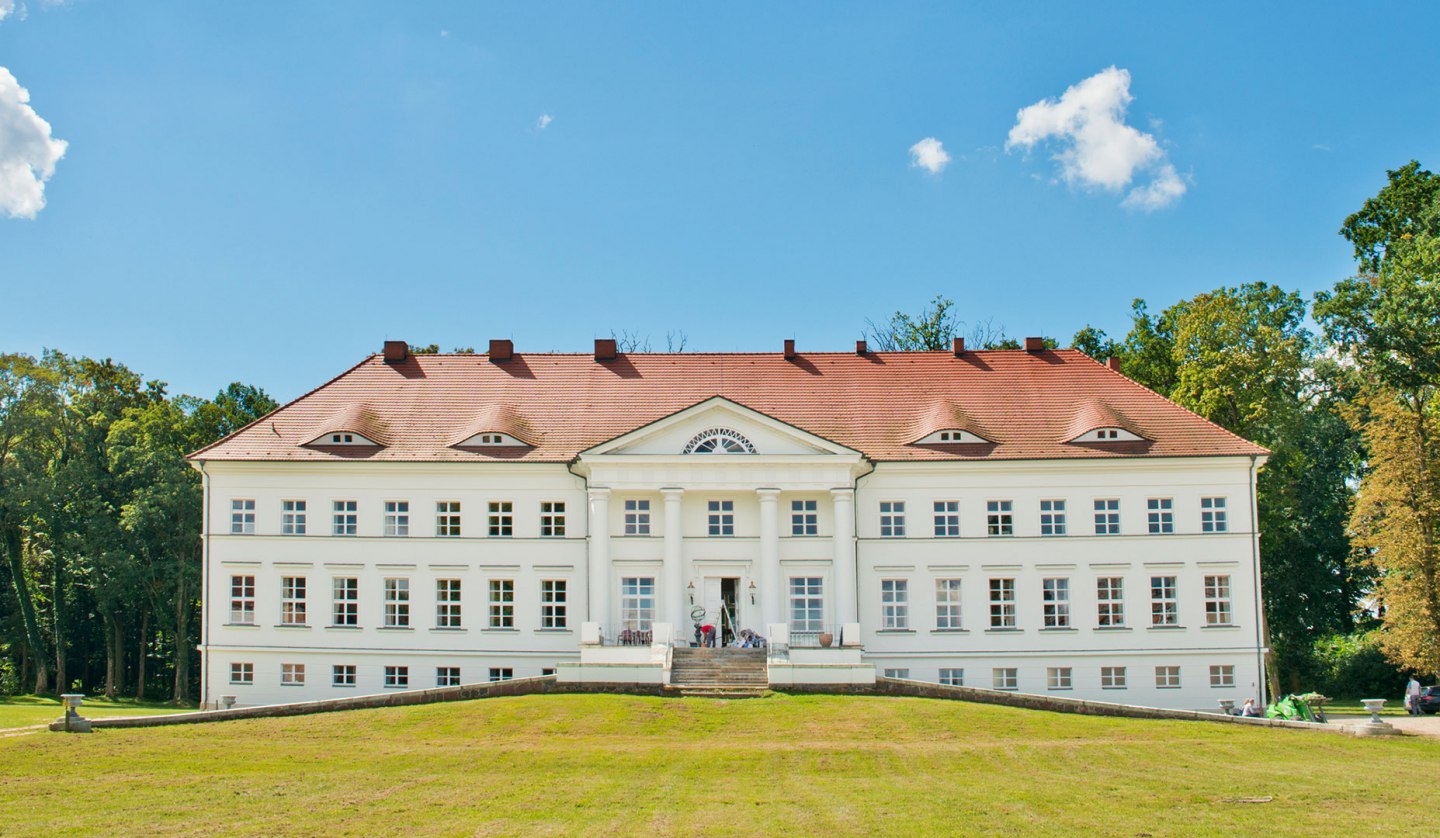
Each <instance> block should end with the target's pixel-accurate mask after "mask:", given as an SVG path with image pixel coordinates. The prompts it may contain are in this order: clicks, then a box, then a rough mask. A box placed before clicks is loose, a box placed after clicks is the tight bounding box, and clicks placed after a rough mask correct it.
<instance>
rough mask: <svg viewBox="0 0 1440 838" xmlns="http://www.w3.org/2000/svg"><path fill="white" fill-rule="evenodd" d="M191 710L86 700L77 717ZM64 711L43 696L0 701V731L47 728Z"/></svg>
mask: <svg viewBox="0 0 1440 838" xmlns="http://www.w3.org/2000/svg"><path fill="white" fill-rule="evenodd" d="M193 709H195V708H194V707H176V706H175V705H173V704H160V703H158V702H153V701H147V702H136V701H135V700H134V699H120V700H119V701H106V700H105V699H103V698H88V697H87V698H86V699H85V703H84V704H82V705H81V706H80V715H82V716H84V717H85V718H87V719H107V718H111V717H113V716H137V715H156V714H160V713H183V712H185V711H186V710H193ZM63 715H65V710H64V708H63V707H61V705H60V699H58V698H53V697H51V696H43V695H17V696H9V697H5V698H0V730H4V729H5V728H12V727H23V726H25V725H38V724H49V723H50V722H53V721H55V720H56V719H58V718H60V717H61V716H63Z"/></svg>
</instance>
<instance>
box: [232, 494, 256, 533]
mask: <svg viewBox="0 0 1440 838" xmlns="http://www.w3.org/2000/svg"><path fill="white" fill-rule="evenodd" d="M230 534H231V535H254V534H255V501H253V500H245V499H241V500H232V501H230Z"/></svg>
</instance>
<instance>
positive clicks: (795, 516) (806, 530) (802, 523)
mask: <svg viewBox="0 0 1440 838" xmlns="http://www.w3.org/2000/svg"><path fill="white" fill-rule="evenodd" d="M790 534H791V535H819V534H820V523H819V514H818V512H817V511H816V503H815V501H813V500H792V501H790Z"/></svg>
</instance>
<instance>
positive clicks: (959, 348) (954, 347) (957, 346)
mask: <svg viewBox="0 0 1440 838" xmlns="http://www.w3.org/2000/svg"><path fill="white" fill-rule="evenodd" d="M950 349H951V351H952V352H954V353H955V357H956V358H959V357H960V356H961V355H964V354H965V338H955V340H954V341H952V342H951V346H950Z"/></svg>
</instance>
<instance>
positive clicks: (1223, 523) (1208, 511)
mask: <svg viewBox="0 0 1440 838" xmlns="http://www.w3.org/2000/svg"><path fill="white" fill-rule="evenodd" d="M1229 528H1230V524H1229V522H1228V521H1227V520H1226V515H1225V499H1224V498H1201V499H1200V531H1201V532H1226V531H1228V530H1229Z"/></svg>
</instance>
